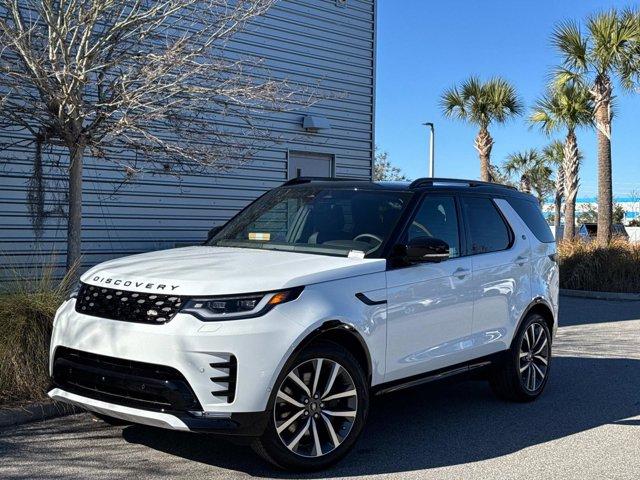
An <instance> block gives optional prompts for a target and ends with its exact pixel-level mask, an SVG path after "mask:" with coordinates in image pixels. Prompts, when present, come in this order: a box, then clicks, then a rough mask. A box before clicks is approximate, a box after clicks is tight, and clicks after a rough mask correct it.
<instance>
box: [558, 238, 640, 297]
mask: <svg viewBox="0 0 640 480" xmlns="http://www.w3.org/2000/svg"><path fill="white" fill-rule="evenodd" d="M558 254H559V259H560V288H567V289H572V290H590V291H596V292H618V293H640V244H638V243H630V242H628V241H625V240H622V239H614V240H613V241H612V242H611V244H610V245H609V246H607V247H600V246H599V245H598V244H597V243H596V242H584V241H582V240H574V241H564V240H563V241H562V242H560V243H559V245H558Z"/></svg>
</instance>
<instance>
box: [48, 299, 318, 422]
mask: <svg viewBox="0 0 640 480" xmlns="http://www.w3.org/2000/svg"><path fill="white" fill-rule="evenodd" d="M304 294H305V293H303V295H304ZM302 305H303V302H291V303H288V304H283V305H280V306H279V307H278V308H276V309H273V310H272V311H270V312H268V313H267V314H266V315H264V316H262V317H259V318H255V319H244V320H234V321H225V322H202V321H200V320H198V319H196V318H194V317H192V316H191V315H188V314H177V315H176V316H175V317H174V318H173V319H172V320H171V321H170V322H168V323H166V324H162V325H145V324H139V323H130V322H125V321H117V320H107V319H102V318H97V317H92V316H88V315H84V314H81V313H78V312H76V311H75V301H74V300H70V301H68V302H65V304H63V305H62V306H61V307H60V309H59V310H58V312H57V314H56V319H55V322H54V329H53V335H52V341H51V352H50V365H51V371H50V373H53V365H54V361H55V360H56V351H57V350H58V349H59V348H60V347H64V348H66V349H72V350H74V351H79V352H86V353H87V354H90V355H98V356H104V357H112V358H113V359H123V360H127V361H131V362H142V363H146V364H152V365H156V366H161V367H167V368H170V369H175V370H176V371H177V372H179V373H180V374H181V376H182V377H183V379H184V380H185V381H186V383H187V384H188V386H189V388H190V389H191V390H192V392H193V394H194V396H195V398H196V399H197V402H196V404H197V408H193V407H189V408H187V407H185V408H184V409H183V410H184V411H182V412H175V411H162V409H158V408H146V407H145V406H144V405H138V404H131V403H127V402H120V401H119V400H118V398H116V397H105V396H104V395H102V396H101V395H94V394H93V393H92V392H90V391H88V390H86V389H85V390H78V389H71V388H66V387H65V386H64V385H56V387H58V388H56V389H54V390H52V391H51V394H50V396H52V398H56V399H58V400H61V401H66V402H68V403H73V404H75V405H79V406H82V407H85V408H87V409H89V410H93V411H96V412H98V413H104V414H105V415H109V416H113V417H117V418H124V419H126V420H130V421H132V422H137V423H145V424H150V425H155V426H160V427H164V428H173V429H177V430H184V429H188V430H193V429H196V430H210V429H211V430H215V431H218V430H235V431H243V430H244V429H245V428H244V425H245V424H246V423H247V422H248V423H249V424H254V423H256V422H254V420H255V419H256V418H257V417H259V416H260V412H264V411H266V409H267V403H268V399H269V397H270V394H271V390H272V388H273V385H274V383H275V380H276V378H277V375H278V374H279V372H280V371H281V369H282V367H283V366H284V363H285V362H286V360H287V359H288V358H289V356H290V355H291V353H292V352H293V350H294V348H295V346H296V345H297V344H298V342H299V341H300V339H301V338H304V336H306V334H307V333H308V332H309V331H310V330H312V329H313V325H305V324H304V323H302V321H301V320H300V319H304V318H305V317H307V318H308V312H305V309H304V308H303V307H302ZM305 313H307V315H305ZM294 319H295V320H294ZM60 350H62V349H60ZM231 358H233V359H234V360H235V361H236V362H237V363H236V367H235V368H236V371H235V372H234V373H235V375H234V377H235V378H234V379H233V383H234V384H233V387H234V392H233V395H230V396H229V395H223V394H220V392H223V391H225V389H227V388H228V387H230V384H229V383H224V382H222V383H221V382H219V379H221V378H224V377H225V376H227V377H228V376H229V375H228V374H229V369H224V368H218V367H217V366H219V365H224V364H226V363H229V361H230V359H231ZM83 373H84V372H83ZM94 373H95V372H94ZM95 374H99V372H97V373H95ZM117 380H118V381H120V380H121V379H120V378H118V379H117ZM134 380H136V381H137V380H139V379H134ZM54 381H55V378H54ZM107 381H110V380H109V379H108V378H107ZM143 383H146V385H147V386H149V385H151V383H149V382H144V378H143ZM99 409H100V410H99ZM193 410H196V412H195V413H188V412H189V411H193ZM256 412H257V413H256ZM239 414H243V418H240V417H238V415H239ZM197 415H199V416H197ZM123 416H124V417H123ZM239 418H240V420H238V419H239ZM212 422H213V423H212ZM258 423H259V422H258Z"/></svg>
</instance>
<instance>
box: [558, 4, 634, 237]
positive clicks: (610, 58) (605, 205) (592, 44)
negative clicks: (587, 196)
mask: <svg viewBox="0 0 640 480" xmlns="http://www.w3.org/2000/svg"><path fill="white" fill-rule="evenodd" d="M639 40H640V21H639V20H638V14H637V13H636V12H633V11H631V10H625V11H624V12H622V13H619V12H617V11H616V10H614V9H612V10H609V11H607V12H602V13H598V14H596V15H593V16H592V17H590V18H589V19H588V20H587V23H586V32H585V33H584V34H583V32H582V30H581V29H580V26H579V25H578V24H576V23H574V22H565V23H562V24H560V25H559V26H558V27H556V30H555V31H554V33H553V43H554V45H555V46H556V48H557V49H558V50H559V51H560V53H561V55H562V57H563V67H562V68H561V69H560V71H559V75H558V76H557V79H558V80H559V81H560V82H561V83H564V82H567V81H569V82H575V81H582V82H585V83H586V84H587V85H588V88H589V93H590V95H591V98H592V99H593V102H594V112H593V118H594V120H595V125H596V129H597V136H598V242H599V243H600V244H601V245H603V244H607V243H609V241H610V240H611V223H612V213H613V193H612V178H611V119H612V111H611V104H612V100H613V97H614V95H613V87H614V85H613V80H614V78H615V77H618V78H619V80H620V83H621V84H622V86H623V88H632V87H633V83H634V82H633V81H634V79H637V76H638V72H637V68H636V67H637V64H636V63H635V62H637V55H636V54H637V52H638V42H639Z"/></svg>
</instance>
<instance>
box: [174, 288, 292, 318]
mask: <svg viewBox="0 0 640 480" xmlns="http://www.w3.org/2000/svg"><path fill="white" fill-rule="evenodd" d="M303 288H304V287H297V288H291V289H288V290H280V291H277V292H267V293H251V294H248V295H229V296H225V297H210V298H192V299H190V300H187V302H185V304H184V306H183V307H182V310H181V312H183V313H189V314H191V315H193V316H194V317H196V318H199V319H200V320H203V321H205V322H207V321H220V320H238V319H241V318H254V317H259V316H261V315H264V314H265V313H267V312H268V311H269V310H271V309H272V308H273V307H275V306H276V305H280V304H281V303H286V302H290V301H292V300H295V299H296V298H298V297H299V296H300V293H302V290H303Z"/></svg>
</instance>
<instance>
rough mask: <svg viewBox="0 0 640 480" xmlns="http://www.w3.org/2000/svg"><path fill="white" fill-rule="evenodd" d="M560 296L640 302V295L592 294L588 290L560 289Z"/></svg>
mask: <svg viewBox="0 0 640 480" xmlns="http://www.w3.org/2000/svg"><path fill="white" fill-rule="evenodd" d="M560 295H564V296H567V297H579V298H594V299H597V300H626V301H634V300H640V293H615V292H590V291H587V290H565V289H564V288H561V289H560Z"/></svg>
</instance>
